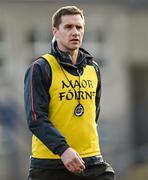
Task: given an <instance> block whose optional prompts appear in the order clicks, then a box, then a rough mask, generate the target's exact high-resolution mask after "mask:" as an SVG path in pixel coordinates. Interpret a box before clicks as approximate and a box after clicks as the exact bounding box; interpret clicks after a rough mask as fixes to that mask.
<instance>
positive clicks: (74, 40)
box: [70, 39, 80, 42]
mask: <svg viewBox="0 0 148 180" xmlns="http://www.w3.org/2000/svg"><path fill="white" fill-rule="evenodd" d="M70 41H71V42H79V41H80V40H79V39H71V40H70Z"/></svg>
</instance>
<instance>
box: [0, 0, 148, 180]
mask: <svg viewBox="0 0 148 180" xmlns="http://www.w3.org/2000/svg"><path fill="white" fill-rule="evenodd" d="M69 4H70V5H76V6H79V7H80V8H82V9H83V10H84V13H85V17H86V32H85V37H84V43H83V47H84V48H86V49H87V50H88V51H89V52H91V53H92V55H93V56H94V57H95V59H96V60H97V61H98V62H99V64H100V66H101V73H102V99H101V115H100V121H99V123H98V129H99V133H100V135H101V142H100V143H101V145H102V152H103V155H104V157H105V159H107V161H110V162H111V164H112V165H113V167H114V168H115V171H116V174H117V179H118V180H133V179H136V180H147V179H148V171H147V168H148V133H147V128H148V121H147V120H148V111H147V107H148V83H147V82H148V0H91V1H90V0H79V1H78V0H77V1H74V2H69V1H68V0H67V1H66V0H65V1H64V0H63V1H60V2H59V1H57V0H42V1H41V0H5V1H4V0H1V1H0V139H1V140H0V169H2V170H1V171H0V179H1V180H10V179H14V180H17V179H19V180H20V179H21V180H25V179H26V176H27V171H28V168H29V155H30V149H31V143H30V141H31V133H30V132H29V131H28V129H27V125H26V118H25V112H24V107H23V78H24V73H25V71H26V69H27V67H28V66H29V64H30V63H31V62H32V61H34V59H36V58H37V57H38V56H41V55H42V54H44V53H47V52H48V51H49V49H50V41H51V39H52V33H51V15H52V14H53V12H54V11H55V10H56V9H58V8H59V7H61V6H65V5H69ZM98 59H99V60H98ZM10 99H11V100H10ZM12 99H13V103H12Z"/></svg>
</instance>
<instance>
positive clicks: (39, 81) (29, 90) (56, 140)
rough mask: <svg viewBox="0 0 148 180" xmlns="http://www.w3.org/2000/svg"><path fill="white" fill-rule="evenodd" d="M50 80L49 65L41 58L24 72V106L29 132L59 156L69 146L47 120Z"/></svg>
mask: <svg viewBox="0 0 148 180" xmlns="http://www.w3.org/2000/svg"><path fill="white" fill-rule="evenodd" d="M51 80H52V73H51V68H50V65H49V64H48V63H47V62H46V61H45V60H44V59H42V58H39V59H38V60H36V61H35V62H34V63H33V64H32V65H31V66H30V67H29V68H28V70H27V71H26V74H25V79H24V104H25V110H26V115H27V122H28V126H29V129H30V130H31V132H32V133H33V134H34V135H35V136H36V137H37V138H39V139H40V140H41V141H42V142H43V143H44V144H45V145H46V146H47V147H48V148H49V149H50V150H51V151H52V152H53V153H55V154H58V155H61V154H62V153H63V152H64V151H65V150H66V149H67V148H68V147H69V146H68V144H67V143H66V140H65V138H64V137H63V136H62V135H61V134H60V133H59V132H58V130H57V129H56V128H55V127H54V126H53V124H52V123H51V122H50V121H49V119H48V113H49V110H48V105H49V101H50V95H49V92H48V91H49V88H50V84H51Z"/></svg>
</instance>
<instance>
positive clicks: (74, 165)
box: [61, 148, 85, 173]
mask: <svg viewBox="0 0 148 180" xmlns="http://www.w3.org/2000/svg"><path fill="white" fill-rule="evenodd" d="M61 160H62V162H63V164H64V166H65V167H66V168H67V169H68V170H69V171H71V172H73V173H81V172H82V171H83V170H84V169H85V165H84V161H83V159H82V158H81V157H80V156H79V154H78V153H77V152H76V151H75V150H74V149H72V148H68V149H66V150H65V151H64V152H63V154H62V155H61Z"/></svg>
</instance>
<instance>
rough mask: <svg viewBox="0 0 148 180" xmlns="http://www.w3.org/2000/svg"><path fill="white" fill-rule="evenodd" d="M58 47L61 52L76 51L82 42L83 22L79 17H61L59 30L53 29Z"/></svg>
mask: <svg viewBox="0 0 148 180" xmlns="http://www.w3.org/2000/svg"><path fill="white" fill-rule="evenodd" d="M53 35H54V36H55V38H56V40H57V43H58V47H59V49H60V50H62V51H65V52H66V51H74V50H77V49H78V48H79V47H80V46H81V44H82V40H83V35H84V20H83V19H82V18H81V16H80V15H65V16H62V17H61V24H60V25H59V28H58V29H57V28H55V27H54V28H53Z"/></svg>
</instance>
